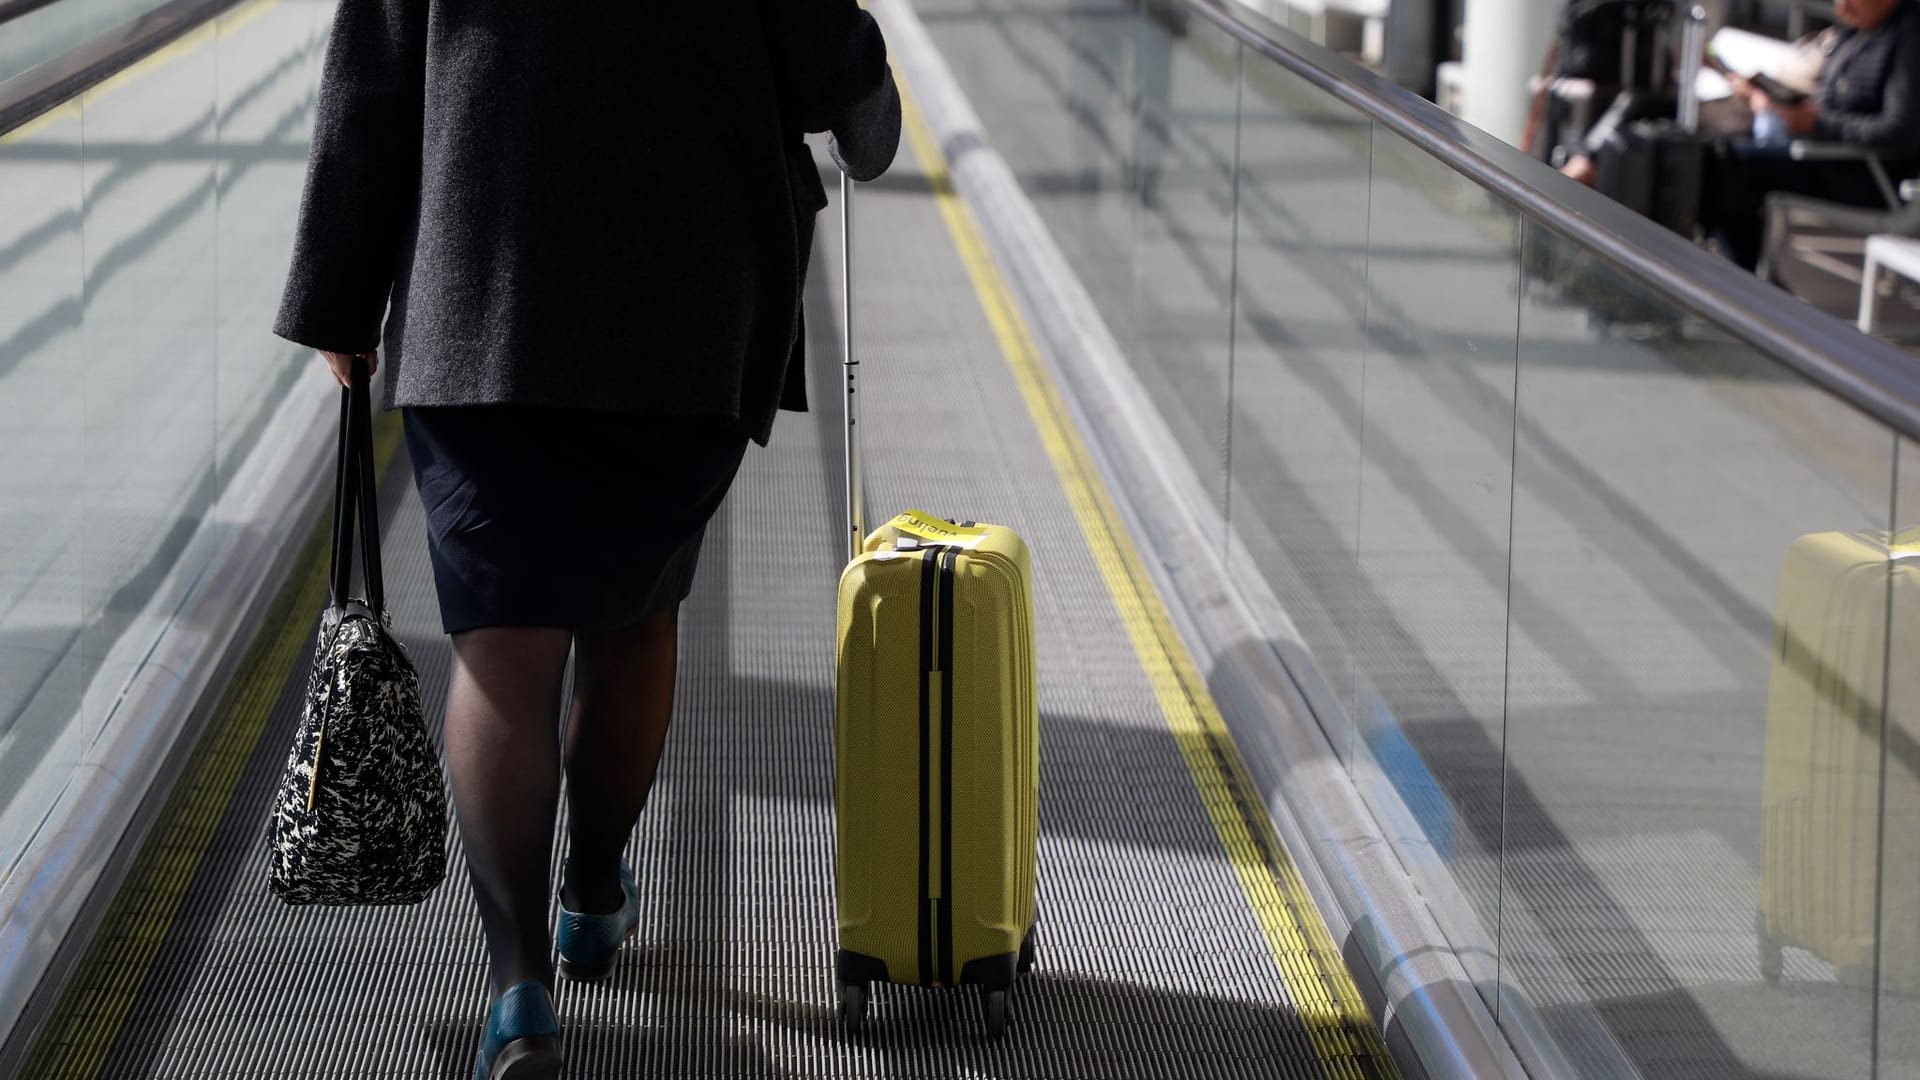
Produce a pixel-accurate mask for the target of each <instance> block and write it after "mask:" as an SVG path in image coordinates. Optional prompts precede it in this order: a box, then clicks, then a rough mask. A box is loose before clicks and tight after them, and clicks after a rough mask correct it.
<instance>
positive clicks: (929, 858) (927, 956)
mask: <svg viewBox="0 0 1920 1080" xmlns="http://www.w3.org/2000/svg"><path fill="white" fill-rule="evenodd" d="M939 555H940V552H939V551H938V550H930V551H928V552H927V553H926V554H925V555H924V556H922V557H921V566H920V907H919V911H920V919H919V921H920V972H921V978H922V979H925V978H926V977H927V974H928V973H930V972H932V971H933V970H934V933H933V924H934V920H933V919H932V918H931V916H930V913H929V911H928V904H929V903H930V902H931V901H930V897H931V895H932V892H933V889H932V884H933V881H932V879H933V865H932V863H933V844H932V843H931V842H930V841H931V837H930V836H929V835H928V834H929V833H931V832H932V831H933V806H932V793H931V791H930V790H929V789H930V787H931V784H932V781H933V761H932V758H933V671H934V663H935V660H936V658H937V656H938V653H936V652H935V651H934V650H935V644H936V643H935V641H934V638H935V635H936V634H937V633H938V632H939V625H938V623H937V622H936V621H935V619H934V610H933V606H934V600H935V595H936V594H935V591H934V590H935V587H936V585H937V584H938V578H937V574H938V570H939Z"/></svg>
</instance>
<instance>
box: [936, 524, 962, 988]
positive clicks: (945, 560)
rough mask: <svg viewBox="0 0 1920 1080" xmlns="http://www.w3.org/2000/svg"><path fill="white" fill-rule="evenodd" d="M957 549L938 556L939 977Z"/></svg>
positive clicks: (945, 898) (946, 893)
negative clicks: (939, 676)
mask: <svg viewBox="0 0 1920 1080" xmlns="http://www.w3.org/2000/svg"><path fill="white" fill-rule="evenodd" d="M959 561H960V552H959V551H958V550H957V549H953V548H949V549H948V550H947V551H946V553H945V554H944V555H942V556H941V557H940V671H941V678H940V906H939V909H938V910H939V913H940V927H939V933H940V941H939V945H940V981H941V982H943V983H945V984H946V985H948V986H954V985H956V980H955V979H954V970H953V578H954V567H955V566H956V565H958V563H959Z"/></svg>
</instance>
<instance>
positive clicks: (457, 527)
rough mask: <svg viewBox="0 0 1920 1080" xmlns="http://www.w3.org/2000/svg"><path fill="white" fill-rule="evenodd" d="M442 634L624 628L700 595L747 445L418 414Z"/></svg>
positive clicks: (503, 412)
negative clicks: (705, 557)
mask: <svg viewBox="0 0 1920 1080" xmlns="http://www.w3.org/2000/svg"><path fill="white" fill-rule="evenodd" d="M404 412H405V419H406V433H407V451H408V454H409V456H410V457H411V458H412V461H413V476H414V482H415V484H416V485H417V486H418V487H419V491H420V501H421V504H422V505H423V506H424V507H425V508H426V512H427V536H428V543H429V545H430V547H431V552H432V557H433V580H434V588H435V591H436V592H438V593H439V596H440V622H441V625H442V626H443V627H445V629H446V632H447V633H449V634H457V633H459V632H461V631H463V630H472V629H475V628H477V627H483V626H553V627H563V628H567V629H572V630H610V629H617V628H619V627H623V626H631V625H632V624H634V623H636V622H639V621H640V620H641V619H643V618H645V617H646V616H649V615H655V614H661V613H664V612H668V611H671V610H673V609H674V608H675V607H676V606H677V605H679V603H680V602H681V601H682V600H685V599H686V597H687V593H688V592H689V591H691V590H692V588H693V574H694V568H695V566H696V565H697V563H698V561H699V556H700V543H701V540H702V538H703V537H704V535H705V532H706V526H707V521H708V520H709V519H710V518H712V517H713V514H714V511H716V510H718V509H719V507H720V503H721V500H723V499H724V498H725V497H726V494H727V489H728V488H729V487H730V486H731V485H732V484H733V478H734V475H735V474H736V473H738V472H739V469H740V462H741V459H742V458H743V457H744V456H745V454H746V446H747V439H746V437H745V436H744V435H741V434H738V433H736V432H734V431H731V430H729V429H728V428H727V427H726V426H725V425H723V424H722V423H721V422H719V421H716V420H708V419H701V418H678V417H671V418H669V417H653V416H628V415H623V414H615V413H597V412H585V411H577V410H569V409H544V408H530V407H523V406H515V405H482V406H466V407H458V408H409V409H406V410H404Z"/></svg>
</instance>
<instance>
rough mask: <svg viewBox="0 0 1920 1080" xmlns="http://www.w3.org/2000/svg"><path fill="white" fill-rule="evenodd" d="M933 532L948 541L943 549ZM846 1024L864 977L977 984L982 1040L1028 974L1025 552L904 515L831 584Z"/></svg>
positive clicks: (1034, 713) (1011, 539) (1030, 718)
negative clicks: (834, 595) (835, 617)
mask: <svg viewBox="0 0 1920 1080" xmlns="http://www.w3.org/2000/svg"><path fill="white" fill-rule="evenodd" d="M942 534H946V535H945V536H944V537H943V536H942ZM839 607H840V611H839V643H840V647H839V669H838V679H837V689H836V709H835V716H836V729H837V749H836V754H835V767H836V777H837V780H838V783H837V788H836V804H837V808H838V811H839V818H838V832H837V838H838V842H839V847H838V851H839V865H838V872H837V874H836V879H835V880H836V889H837V898H838V902H839V912H840V951H839V956H838V958H837V964H836V966H837V968H838V975H839V981H840V988H841V1006H842V1017H843V1019H844V1020H845V1021H846V1022H847V1024H848V1025H849V1026H850V1027H852V1028H854V1029H856V1030H857V1029H858V1028H859V1026H860V1024H861V1022H862V1020H863V1019H864V1013H865V1008H866V1003H867V997H868V989H867V987H868V985H869V984H870V983H873V982H898V983H913V984H918V985H921V986H958V985H961V984H967V985H977V986H980V987H983V988H984V989H985V991H986V1016H987V1024H988V1028H989V1030H990V1031H991V1032H992V1033H993V1034H994V1035H995V1036H998V1035H999V1034H1000V1033H1001V1032H1002V1031H1004V1030H1005V1026H1006V1016H1007V1001H1006V997H1007V990H1008V988H1009V987H1010V986H1011V985H1012V984H1013V981H1014V978H1015V976H1016V975H1017V974H1020V973H1023V972H1024V971H1026V970H1027V969H1028V968H1029V967H1030V966H1031V965H1032V961H1033V924H1034V875H1035V863H1036V849H1037V841H1038V832H1039V814H1038V805H1039V786H1040V774H1039V760H1040V759H1039V754H1038V752H1037V744H1038V742H1039V727H1040V725H1039V707H1038V702H1037V700H1036V696H1035V681H1034V656H1033V616H1032V611H1033V602H1032V592H1031V586H1030V585H1029V582H1028V563H1027V549H1026V545H1025V544H1024V543H1022V542H1021V540H1020V537H1019V536H1017V535H1015V534H1014V533H1013V531H1012V530H1010V529H1005V528H1001V527H999V526H994V525H987V526H965V525H961V526H955V525H952V524H950V523H948V522H945V521H942V520H940V519H937V518H930V517H928V516H927V515H925V514H921V513H918V512H913V511H910V512H908V513H906V514H902V515H900V516H899V517H897V518H895V519H894V520H893V521H892V522H891V523H889V524H888V525H887V526H886V527H884V528H882V529H880V530H878V531H877V532H875V533H874V535H873V536H872V537H871V538H869V539H868V541H867V543H866V551H865V552H864V553H862V554H861V555H860V557H858V558H856V559H855V560H854V561H853V562H852V563H851V564H850V565H848V567H847V569H846V571H845V573H844V574H843V575H842V576H841V578H840V605H839Z"/></svg>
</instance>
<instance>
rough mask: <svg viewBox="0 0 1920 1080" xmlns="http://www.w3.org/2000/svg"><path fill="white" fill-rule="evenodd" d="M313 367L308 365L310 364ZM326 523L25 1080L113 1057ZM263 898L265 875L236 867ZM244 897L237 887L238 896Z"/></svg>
mask: <svg viewBox="0 0 1920 1080" xmlns="http://www.w3.org/2000/svg"><path fill="white" fill-rule="evenodd" d="M315 362H316V363H317V361H315ZM399 443H400V425H399V424H398V423H397V422H396V421H395V420H393V419H390V418H387V417H382V418H381V420H380V422H378V423H376V425H375V446H374V453H375V469H376V472H375V475H376V476H384V475H386V472H387V465H388V463H389V462H391V461H392V459H393V455H394V453H395V451H396V449H397V447H398V446H399ZM327 524H328V523H327V522H325V521H322V522H320V523H319V524H318V525H316V526H315V528H314V530H313V533H312V535H311V536H309V537H308V539H307V542H306V544H305V547H304V548H303V549H302V551H301V553H300V556H299V558H298V559H297V560H296V561H295V563H294V566H295V570H294V572H293V574H292V575H291V576H290V577H289V578H288V580H287V582H286V584H285V585H283V586H282V587H281V589H280V592H279V593H278V594H277V595H276V596H275V597H274V600H273V604H272V606H271V607H270V608H269V609H268V611H267V614H266V620H265V622H264V623H263V624H262V629H261V633H260V635H259V636H258V637H256V638H255V639H254V642H253V644H252V646H251V647H250V648H249V649H248V651H247V654H246V658H245V660H243V661H242V662H241V665H240V668H239V672H238V674H237V675H236V676H235V677H234V680H233V682H232V684H231V685H230V687H229V689H228V690H227V692H226V694H225V695H224V696H223V697H222V698H221V701H220V703H219V705H218V706H217V708H216V711H215V713H214V715H213V719H212V722H211V724H210V725H209V727H208V731H207V734H206V736H205V737H204V740H203V741H202V743H201V745H200V746H199V747H197V748H196V749H195V751H194V757H193V760H192V761H191V762H190V763H189V764H188V766H187V769H186V771H185V772H184V774H183V775H182V777H181V781H180V783H179V786H178V787H176V789H175V790H174V793H173V795H172V796H171V797H170V798H169V799H168V801H167V806H166V809H165V810H163V811H162V812H161V817H160V821H159V823H158V825H157V826H156V827H155V829H154V832H153V833H152V835H151V836H150V837H149V839H148V840H147V842H146V843H145V844H144V845H143V846H142V849H141V852H140V854H139V855H138V856H137V857H136V858H135V860H134V864H133V867H132V869H131V870H130V871H129V873H128V875H127V880H126V882H125V884H124V885H123V886H122V887H121V890H120V893H119V895H118V896H117V897H116V898H115V900H114V902H113V906H112V908H111V909H109V911H108V913H107V917H106V919H105V921H104V922H103V923H102V924H101V928H100V932H99V933H98V934H97V935H95V938H94V942H93V944H92V945H91V946H90V947H89V948H88V950H87V955H86V959H85V960H84V961H82V963H81V966H80V969H79V975H78V977H77V978H76V979H75V980H74V981H73V983H72V984H70V986H69V987H68V988H67V990H66V991H65V992H64V993H63V994H62V995H61V998H60V1001H59V1003H58V1004H57V1005H56V1006H55V1010H54V1015H53V1017H52V1019H51V1021H50V1023H49V1024H48V1026H47V1029H46V1030H45V1031H43V1032H42V1033H41V1036H40V1038H39V1039H38V1040H37V1041H36V1044H35V1046H34V1049H33V1053H32V1055H31V1056H30V1057H28V1059H27V1069H26V1072H25V1075H26V1076H29V1077H34V1078H35V1080H42V1078H44V1080H56V1078H57V1080H95V1078H97V1077H98V1076H99V1075H100V1069H101V1067H102V1066H103V1065H104V1064H105V1063H106V1059H107V1054H108V1052H109V1051H111V1050H112V1049H113V1044H114V1041H115V1040H116V1039H117V1038H118V1037H119V1035H120V1030H121V1028H122V1027H123V1026H124V1025H125V1024H126V1020H127V1016H128V1015H129V1014H130V1013H131V1012H132V1010H133V1005H134V1002H135V1001H137V1000H138V999H139V996H140V991H141V988H142V987H143V986H144V985H145V984H146V981H147V974H148V972H149V970H150V969H151V968H152V967H153V961H154V958H155V957H156V956H157V955H158V954H159V952H160V946H161V945H162V944H163V943H164V942H165V941H166V938H167V935H168V933H169V932H170V931H171V930H172V929H173V921H174V919H175V918H176V917H177V916H178V914H179V912H180V905H181V903H182V901H184V900H185V899H186V895H187V888H188V886H190V885H191V884H192V882H193V879H194V875H195V874H196V873H198V872H199V869H200V864H201V862H203V861H204V860H205V857H206V853H207V851H208V849H209V848H210V846H211V844H212V842H213V836H214V831H215V830H216V829H217V828H218V827H219V824H220V819H221V818H222V817H223V816H224V815H225V814H226V811H227V805H228V804H229V803H230V802H232V801H233V793H234V789H235V788H236V787H238V785H239V783H240V774H241V772H242V770H243V769H244V768H245V766H246V763H247V760H248V759H249V758H250V757H252V756H253V753H254V749H255V747H256V746H257V745H258V744H259V742H260V737H261V734H262V732H264V731H265V729H266V725H267V720H268V718H269V716H270V715H271V714H272V712H273V706H274V702H275V701H276V700H278V699H279V696H280V692H281V689H282V688H283V687H284V686H285V685H286V681H287V678H288V673H289V672H291V671H292V670H294V667H295V665H296V664H299V663H300V662H301V659H302V653H303V651H304V650H306V649H309V648H312V646H313V641H314V635H315V633H317V632H318V630H319V621H318V618H317V616H318V615H319V612H320V609H321V607H322V605H324V604H325V603H326V595H327V551H328V546H329V545H328V541H329V536H328V529H327ZM249 873H251V874H253V876H254V877H256V878H258V879H259V880H258V882H257V884H258V887H259V888H261V889H265V888H266V864H265V862H264V861H263V862H262V863H261V864H260V865H259V866H258V867H252V868H243V869H242V870H241V876H242V881H243V882H244V881H245V879H246V875H248V874H249ZM243 887H244V885H243Z"/></svg>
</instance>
